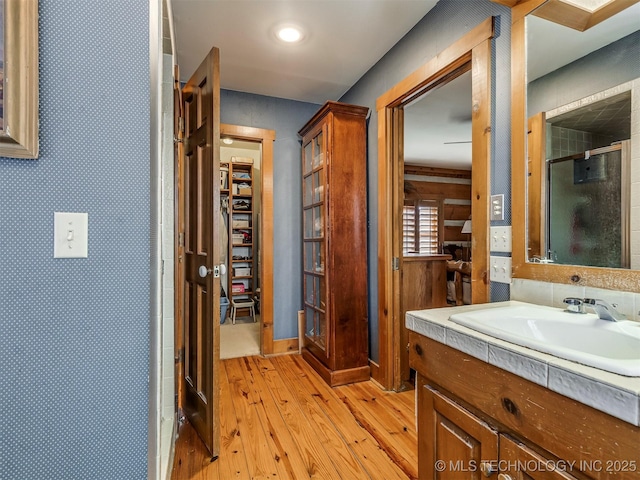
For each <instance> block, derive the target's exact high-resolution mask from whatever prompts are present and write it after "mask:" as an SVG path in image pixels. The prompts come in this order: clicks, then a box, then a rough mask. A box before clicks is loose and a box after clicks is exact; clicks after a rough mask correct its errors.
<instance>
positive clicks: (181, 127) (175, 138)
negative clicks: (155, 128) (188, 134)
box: [173, 117, 184, 143]
mask: <svg viewBox="0 0 640 480" xmlns="http://www.w3.org/2000/svg"><path fill="white" fill-rule="evenodd" d="M173 142H174V143H184V117H178V136H176V135H174V136H173Z"/></svg>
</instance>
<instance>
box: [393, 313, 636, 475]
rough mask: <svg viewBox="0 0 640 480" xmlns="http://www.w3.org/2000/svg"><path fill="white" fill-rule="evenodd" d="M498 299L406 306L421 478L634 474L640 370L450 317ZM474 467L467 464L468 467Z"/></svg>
mask: <svg viewBox="0 0 640 480" xmlns="http://www.w3.org/2000/svg"><path fill="white" fill-rule="evenodd" d="M519 305H523V304H522V303H520V302H513V301H512V302H498V303H490V304H483V305H467V306H461V307H450V308H439V309H431V310H421V311H414V312H409V313H408V314H407V318H406V326H407V328H408V329H409V330H410V337H409V338H410V365H411V367H412V368H413V369H415V370H416V372H417V385H416V388H417V397H418V400H417V417H418V452H419V459H418V471H419V478H420V479H435V478H452V479H456V478H480V477H488V478H498V479H500V480H510V479H513V480H515V479H547V480H551V479H554V480H555V479H573V478H578V479H585V478H594V479H604V478H610V477H613V478H620V479H638V478H640V377H626V376H622V375H617V374H613V373H609V372H606V371H603V370H600V369H596V368H592V367H587V366H584V365H581V364H578V363H576V362H573V361H569V360H564V359H561V358H558V357H555V356H552V355H548V354H546V353H541V352H538V351H536V350H533V349H530V348H526V347H521V346H518V345H515V344H513V343H511V342H507V341H503V340H500V339H498V338H495V337H493V336H489V335H486V334H483V333H480V332H478V331H476V330H473V329H471V328H468V327H465V326H463V325H459V324H456V323H454V322H452V321H450V320H449V317H450V316H451V315H453V314H455V313H458V312H465V311H467V312H468V311H474V310H479V309H490V308H500V307H505V306H519ZM474 472H475V473H474Z"/></svg>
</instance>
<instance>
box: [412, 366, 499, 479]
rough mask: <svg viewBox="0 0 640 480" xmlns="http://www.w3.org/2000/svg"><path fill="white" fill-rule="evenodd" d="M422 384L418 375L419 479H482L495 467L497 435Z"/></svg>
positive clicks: (469, 414) (471, 415) (423, 380)
mask: <svg viewBox="0 0 640 480" xmlns="http://www.w3.org/2000/svg"><path fill="white" fill-rule="evenodd" d="M424 382H425V379H424V377H422V376H420V375H419V376H418V389H419V390H418V451H419V452H425V454H424V455H422V454H421V455H420V456H419V458H418V478H419V479H420V480H425V479H429V480H433V479H439V480H448V479H451V480H458V479H460V478H481V477H480V474H479V472H480V471H484V470H485V469H488V468H491V467H492V466H493V465H497V464H498V433H497V432H496V431H495V430H493V429H492V428H491V427H489V425H487V424H486V423H484V422H483V421H482V420H480V419H479V418H477V417H476V416H475V415H473V414H471V413H470V412H468V411H467V410H465V409H463V408H462V407H461V406H460V405H458V404H456V403H454V402H453V401H452V400H450V399H448V398H447V397H445V396H444V395H442V394H441V393H439V392H437V391H436V390H434V389H432V388H431V387H428V386H426V385H425V384H424ZM487 472H489V470H487Z"/></svg>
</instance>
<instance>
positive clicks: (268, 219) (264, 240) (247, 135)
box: [220, 123, 276, 355]
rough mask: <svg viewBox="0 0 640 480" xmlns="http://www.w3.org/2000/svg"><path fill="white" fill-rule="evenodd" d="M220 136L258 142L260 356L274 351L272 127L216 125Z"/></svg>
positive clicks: (273, 132) (273, 134) (274, 135)
mask: <svg viewBox="0 0 640 480" xmlns="http://www.w3.org/2000/svg"><path fill="white" fill-rule="evenodd" d="M220 135H224V136H228V137H233V138H237V139H239V140H248V141H253V142H260V143H261V144H262V159H261V163H260V172H261V175H260V176H261V182H262V185H261V187H262V188H261V189H260V195H261V196H260V205H261V212H262V218H261V221H260V242H261V247H260V258H259V260H258V263H259V265H260V270H261V271H260V322H261V326H262V328H260V349H261V352H262V354H263V355H270V354H273V353H276V352H275V351H274V342H273V142H274V141H275V139H276V132H275V130H266V129H263V128H254V127H244V126H240V125H229V124H225V123H223V124H221V125H220Z"/></svg>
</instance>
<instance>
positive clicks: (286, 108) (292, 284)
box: [220, 90, 321, 340]
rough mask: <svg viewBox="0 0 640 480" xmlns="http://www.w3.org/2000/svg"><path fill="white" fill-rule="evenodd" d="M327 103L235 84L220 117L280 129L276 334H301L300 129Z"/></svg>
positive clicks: (276, 182) (275, 213)
mask: <svg viewBox="0 0 640 480" xmlns="http://www.w3.org/2000/svg"><path fill="white" fill-rule="evenodd" d="M320 107H321V105H316V104H313V103H304V102H296V101H293V100H284V99H281V98H273V97H265V96H262V95H252V94H248V93H242V92H234V91H230V90H222V91H221V92H220V121H221V122H222V123H230V124H233V125H243V126H246V127H255V128H266V129H269V130H275V132H276V141H275V142H274V144H273V217H274V218H273V236H274V238H273V246H274V252H273V256H274V258H273V297H274V306H273V308H274V312H273V318H274V321H273V338H274V339H275V340H278V339H283V338H297V337H298V320H297V315H298V310H300V309H301V308H302V273H301V272H302V242H301V238H302V207H301V205H302V183H301V178H302V163H301V159H300V158H301V157H300V139H299V138H298V130H300V129H301V128H302V127H303V126H304V124H305V123H307V122H308V121H309V119H310V118H311V117H312V116H313V114H314V113H316V112H317V111H318V109H319V108H320Z"/></svg>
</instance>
